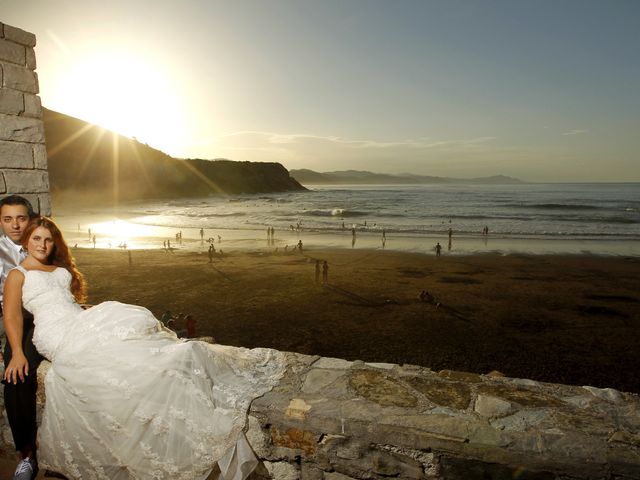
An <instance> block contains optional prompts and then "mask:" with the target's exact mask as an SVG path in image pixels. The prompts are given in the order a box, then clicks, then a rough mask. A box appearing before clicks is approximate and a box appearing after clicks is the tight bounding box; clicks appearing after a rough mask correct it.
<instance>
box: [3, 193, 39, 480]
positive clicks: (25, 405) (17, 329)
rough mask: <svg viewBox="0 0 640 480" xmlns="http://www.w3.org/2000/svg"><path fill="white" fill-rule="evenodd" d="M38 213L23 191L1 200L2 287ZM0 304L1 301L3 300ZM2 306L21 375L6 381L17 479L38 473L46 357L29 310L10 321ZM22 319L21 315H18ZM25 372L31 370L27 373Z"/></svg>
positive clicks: (12, 363)
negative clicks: (39, 402) (41, 374)
mask: <svg viewBox="0 0 640 480" xmlns="http://www.w3.org/2000/svg"><path fill="white" fill-rule="evenodd" d="M34 216H35V213H34V211H33V207H32V206H31V203H30V202H29V201H28V200H27V199H26V198H24V197H21V196H19V195H9V196H8V197H5V198H3V199H2V200H0V222H1V225H2V233H3V235H2V237H0V291H2V289H3V288H4V284H5V282H6V280H7V276H8V275H9V271H10V270H11V269H13V268H15V267H17V266H18V265H19V264H20V263H21V262H22V261H23V260H24V259H25V257H26V252H24V249H23V248H22V247H21V245H20V243H21V241H22V237H23V234H24V232H25V230H26V228H27V226H28V224H29V220H30V218H32V217H34ZM0 306H2V305H1V302H0ZM3 311H4V310H3V309H0V325H1V329H2V333H6V339H5V347H4V368H5V371H6V370H7V369H9V368H17V369H19V370H20V372H21V374H20V378H19V379H17V381H16V382H6V381H3V382H2V383H4V408H5V410H6V411H7V418H8V420H9V426H10V428H11V433H12V435H13V443H14V445H15V447H16V451H17V452H18V453H19V454H20V457H21V460H20V462H19V463H18V466H17V468H16V470H15V474H14V477H13V478H14V479H18V480H31V479H32V478H35V477H36V475H37V473H38V460H37V454H36V449H37V445H36V437H37V428H38V427H37V423H36V391H37V389H38V378H37V377H38V375H37V371H38V365H39V364H40V361H41V360H42V357H41V356H40V354H39V353H38V352H37V350H36V347H35V346H34V345H33V331H34V328H35V327H34V324H33V316H32V315H30V314H25V315H23V317H22V318H21V319H20V320H19V321H15V322H11V321H7V319H5V318H4V317H3V313H2V312H3ZM15 320H18V319H15ZM23 373H27V374H26V375H24V374H23Z"/></svg>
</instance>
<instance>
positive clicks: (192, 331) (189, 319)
mask: <svg viewBox="0 0 640 480" xmlns="http://www.w3.org/2000/svg"><path fill="white" fill-rule="evenodd" d="M185 326H186V328H187V338H194V337H196V319H195V318H193V316H192V315H187V316H186V317H185Z"/></svg>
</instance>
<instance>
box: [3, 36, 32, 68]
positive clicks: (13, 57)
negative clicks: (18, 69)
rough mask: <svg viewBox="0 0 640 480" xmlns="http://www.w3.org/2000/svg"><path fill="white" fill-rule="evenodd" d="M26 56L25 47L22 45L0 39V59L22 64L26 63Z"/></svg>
mask: <svg viewBox="0 0 640 480" xmlns="http://www.w3.org/2000/svg"><path fill="white" fill-rule="evenodd" d="M26 58H27V56H26V49H25V47H24V46H23V45H18V44H17V43H13V42H7V41H0V61H3V62H10V63H15V64H16V65H20V66H24V65H25V64H26Z"/></svg>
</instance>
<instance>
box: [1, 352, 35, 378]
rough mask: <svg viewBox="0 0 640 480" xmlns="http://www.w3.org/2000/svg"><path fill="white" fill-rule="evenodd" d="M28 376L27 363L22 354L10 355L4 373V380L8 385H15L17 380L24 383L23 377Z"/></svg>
mask: <svg viewBox="0 0 640 480" xmlns="http://www.w3.org/2000/svg"><path fill="white" fill-rule="evenodd" d="M27 375H29V362H28V361H27V357H25V356H24V353H22V352H16V353H15V354H13V355H11V361H10V362H9V365H7V368H6V369H5V371H4V379H5V380H6V381H8V382H9V383H13V384H17V383H18V378H20V381H21V382H24V377H25V376H27Z"/></svg>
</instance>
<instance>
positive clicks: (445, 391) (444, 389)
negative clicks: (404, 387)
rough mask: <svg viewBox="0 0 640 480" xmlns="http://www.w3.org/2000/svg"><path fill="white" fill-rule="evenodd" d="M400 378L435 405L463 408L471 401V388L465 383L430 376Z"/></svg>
mask: <svg viewBox="0 0 640 480" xmlns="http://www.w3.org/2000/svg"><path fill="white" fill-rule="evenodd" d="M402 380H404V381H405V382H406V383H408V384H409V385H411V386H412V387H413V388H414V389H416V390H417V391H418V392H420V393H422V394H423V395H424V396H425V397H427V398H428V399H429V401H430V402H433V403H435V404H436V405H440V406H443V407H447V408H453V409H456V410H465V409H466V408H467V407H468V406H469V403H470V402H471V390H470V389H469V386H468V385H467V384H466V383H461V382H446V381H443V380H441V379H440V377H431V376H429V377H426V376H419V377H404V378H403V379H402Z"/></svg>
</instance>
